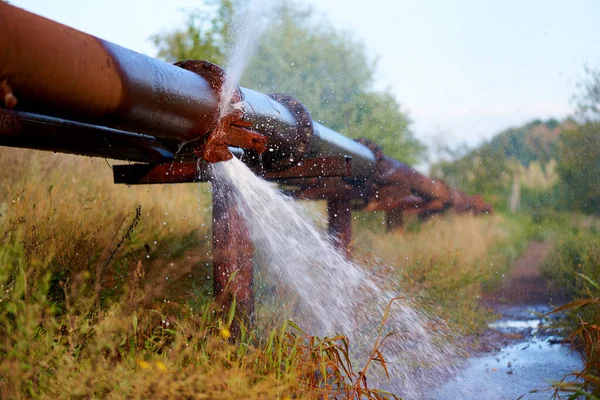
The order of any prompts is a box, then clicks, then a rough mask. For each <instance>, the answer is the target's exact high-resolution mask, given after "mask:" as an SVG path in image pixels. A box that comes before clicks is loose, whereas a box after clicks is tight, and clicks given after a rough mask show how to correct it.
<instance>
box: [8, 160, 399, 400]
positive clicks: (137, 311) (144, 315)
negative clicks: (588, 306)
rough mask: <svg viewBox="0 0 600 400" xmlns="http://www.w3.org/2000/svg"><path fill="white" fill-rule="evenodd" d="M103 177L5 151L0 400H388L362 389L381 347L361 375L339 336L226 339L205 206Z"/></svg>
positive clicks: (188, 192)
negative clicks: (214, 289)
mask: <svg viewBox="0 0 600 400" xmlns="http://www.w3.org/2000/svg"><path fill="white" fill-rule="evenodd" d="M99 163H101V164H100V166H102V167H103V168H99ZM104 163H105V162H104V161H98V160H91V159H88V158H84V157H74V156H66V155H60V154H50V153H39V152H34V151H19V150H13V149H4V150H2V149H0V166H1V167H2V170H3V171H10V174H5V175H4V177H3V180H2V185H3V187H2V189H3V190H2V191H0V214H1V216H0V338H1V339H0V357H1V358H2V363H0V398H105V397H111V398H121V397H126V398H165V399H167V398H188V397H197V396H199V395H202V396H206V397H207V398H231V399H234V398H248V399H253V398H256V399H258V398H315V399H316V398H340V399H341V398H348V397H350V398H352V397H355V398H359V397H361V396H362V397H361V398H371V399H382V398H393V397H394V396H393V395H391V394H387V393H385V392H381V391H376V390H371V389H370V388H369V387H367V385H366V383H367V381H366V380H367V376H368V372H369V369H370V366H372V364H374V363H378V364H380V365H385V360H384V359H382V358H381V357H380V354H379V353H378V352H377V351H376V350H378V349H379V348H380V346H381V343H382V342H383V341H384V340H385V338H380V340H379V341H378V342H376V343H375V344H374V347H373V357H371V359H370V360H369V362H368V364H367V365H365V366H364V367H362V368H359V369H354V368H355V366H354V365H352V363H351V361H350V360H349V358H348V356H347V354H348V346H349V343H348V341H347V339H346V338H344V337H342V336H338V337H334V338H317V337H312V336H308V335H306V334H305V333H303V332H302V331H300V330H299V328H298V327H296V326H294V325H291V324H284V325H282V326H280V327H279V328H278V329H277V330H273V331H271V330H270V329H269V328H267V329H266V333H263V332H259V331H249V330H248V329H246V328H244V327H243V325H242V327H241V332H240V334H239V336H238V337H237V338H236V339H235V340H234V339H232V338H231V332H230V331H229V326H230V325H231V323H232V319H233V315H234V314H233V312H230V313H228V314H223V313H221V312H219V311H218V307H216V305H214V304H213V303H212V302H211V301H210V297H209V295H210V294H209V293H207V292H206V288H207V287H208V288H209V287H210V286H211V282H210V280H207V279H206V277H207V275H210V274H211V272H210V265H209V264H207V263H206V257H207V256H208V254H209V253H208V246H207V241H206V235H207V234H208V232H209V231H208V229H209V228H208V225H209V224H208V223H206V222H207V221H209V220H210V219H209V218H210V214H208V216H207V215H203V214H202V213H201V212H199V211H201V210H202V209H203V208H204V207H205V206H206V203H207V200H208V199H209V196H208V193H205V192H200V196H199V202H200V204H199V203H198V201H194V200H193V199H194V197H196V195H198V188H197V187H195V186H194V185H180V186H164V187H163V186H154V187H152V188H151V189H148V188H147V187H146V188H141V187H125V186H116V185H114V184H112V182H111V173H110V168H109V166H108V165H104ZM140 204H141V209H139V211H137V212H136V211H135V210H136V207H137V206H138V205H140ZM199 208H200V210H199ZM232 311H233V309H232Z"/></svg>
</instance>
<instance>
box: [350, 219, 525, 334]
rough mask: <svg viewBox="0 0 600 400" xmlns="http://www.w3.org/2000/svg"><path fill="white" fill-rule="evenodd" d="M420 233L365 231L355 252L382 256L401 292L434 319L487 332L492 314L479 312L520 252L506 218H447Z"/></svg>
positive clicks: (359, 235) (425, 225) (428, 224)
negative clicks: (487, 292)
mask: <svg viewBox="0 0 600 400" xmlns="http://www.w3.org/2000/svg"><path fill="white" fill-rule="evenodd" d="M417 230H418V232H410V231H408V232H401V233H392V234H388V235H382V234H380V233H374V232H369V231H365V230H360V231H358V232H357V233H356V235H357V238H356V244H355V245H356V247H360V248H362V249H365V250H366V251H367V256H369V253H370V254H377V255H378V256H379V257H381V260H379V261H377V263H378V264H384V265H389V266H391V267H392V271H393V272H392V273H393V274H396V276H397V277H398V278H399V280H400V283H401V285H402V287H403V288H404V289H405V290H407V291H408V292H409V293H410V294H411V296H414V297H416V298H417V299H418V300H419V302H420V304H421V305H422V306H424V307H426V308H427V309H429V310H430V312H431V313H433V314H434V315H438V316H441V317H443V318H444V319H446V320H447V321H448V322H450V323H451V324H452V325H453V328H459V329H461V330H462V331H463V332H476V331H479V330H481V329H482V328H483V327H484V326H485V322H486V321H487V320H488V318H489V316H490V314H489V312H488V310H485V309H482V308H481V307H479V300H480V298H481V295H482V293H483V292H484V290H486V289H490V288H493V287H495V286H496V285H497V284H498V283H499V282H500V281H501V279H502V277H503V276H504V274H505V273H506V272H507V268H508V266H509V263H510V261H511V260H512V259H513V258H514V257H516V256H517V254H518V252H517V251H516V250H514V249H512V242H511V240H509V239H511V237H510V236H511V235H510V234H511V232H510V230H509V228H508V227H507V226H506V224H505V223H504V220H503V218H502V217H500V216H497V215H492V216H472V215H446V216H444V217H443V218H434V219H433V220H431V221H428V222H426V223H423V224H421V225H420V227H419V228H418V229H417Z"/></svg>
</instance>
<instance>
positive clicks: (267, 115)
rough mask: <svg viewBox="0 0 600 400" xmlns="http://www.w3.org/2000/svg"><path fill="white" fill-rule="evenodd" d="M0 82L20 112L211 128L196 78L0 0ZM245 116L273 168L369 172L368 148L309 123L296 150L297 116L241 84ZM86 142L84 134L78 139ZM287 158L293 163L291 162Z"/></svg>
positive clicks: (210, 99) (161, 134)
mask: <svg viewBox="0 0 600 400" xmlns="http://www.w3.org/2000/svg"><path fill="white" fill-rule="evenodd" d="M0 60H1V62H0V82H1V81H3V80H6V81H7V83H8V85H10V88H11V89H12V91H13V93H14V95H15V96H16V98H17V100H18V106H17V108H16V109H17V110H20V111H28V112H35V113H39V114H45V115H51V116H53V117H58V118H67V119H71V120H74V121H78V122H83V123H88V124H95V125H101V126H106V127H112V128H117V129H121V130H128V131H132V132H136V133H143V134H147V135H151V136H154V137H156V138H158V139H168V140H173V141H179V142H187V141H192V140H195V139H198V138H200V137H203V136H205V135H207V134H208V133H209V132H210V131H211V130H212V129H214V127H215V125H216V119H217V116H218V102H219V96H218V93H217V91H216V89H215V88H214V87H212V85H211V83H210V82H208V81H207V80H206V79H205V78H203V77H202V76H201V75H199V74H196V73H193V72H191V71H188V70H185V69H183V68H179V67H176V66H173V65H170V64H167V63H164V62H162V61H159V60H156V59H153V58H150V57H147V56H144V55H141V54H138V53H135V52H133V51H130V50H127V49H124V48H122V47H120V46H117V45H115V44H113V43H110V42H106V41H104V40H101V39H98V38H96V37H93V36H91V35H88V34H85V33H82V32H80V31H77V30H74V29H72V28H69V27H67V26H64V25H61V24H59V23H56V22H54V21H50V20H48V19H46V18H43V17H40V16H37V15H35V14H32V13H29V12H27V11H24V10H21V9H19V8H16V7H14V6H10V5H8V4H6V3H0ZM241 92H242V98H243V100H244V109H245V114H246V115H245V117H244V119H246V120H248V122H250V123H251V124H252V128H253V130H254V131H256V132H258V133H260V134H262V135H265V136H267V137H268V139H269V141H268V150H267V153H266V154H265V155H264V157H265V159H266V160H267V161H270V162H267V164H268V165H270V166H271V167H272V168H275V169H276V168H279V167H289V166H290V164H291V163H293V162H296V161H298V160H299V157H295V158H294V157H290V156H291V155H292V154H294V155H296V156H297V155H298V153H300V154H302V155H310V156H313V157H315V156H329V155H347V156H351V157H352V158H353V176H354V177H355V178H357V179H366V177H367V176H368V175H369V174H370V173H371V172H372V167H373V164H374V161H375V159H374V157H373V154H372V153H371V151H370V150H369V149H368V148H366V147H364V146H362V145H360V144H358V143H355V142H354V141H352V140H351V139H348V138H346V137H344V136H342V135H340V134H339V133H337V132H334V131H332V130H330V129H328V128H326V127H324V126H323V125H320V124H318V123H314V127H315V129H314V137H313V138H312V140H311V142H310V144H309V145H308V148H307V149H302V151H301V152H298V148H299V146H300V144H301V143H300V141H301V138H299V137H298V134H297V132H298V129H297V125H298V121H297V120H296V118H295V117H294V115H293V114H292V113H291V112H290V111H289V110H288V109H287V108H286V107H285V106H284V105H282V104H281V103H280V102H278V101H276V100H274V99H273V98H270V97H269V96H266V95H264V94H262V93H259V92H256V91H253V90H250V89H241ZM82 140H85V138H82ZM290 160H291V161H290Z"/></svg>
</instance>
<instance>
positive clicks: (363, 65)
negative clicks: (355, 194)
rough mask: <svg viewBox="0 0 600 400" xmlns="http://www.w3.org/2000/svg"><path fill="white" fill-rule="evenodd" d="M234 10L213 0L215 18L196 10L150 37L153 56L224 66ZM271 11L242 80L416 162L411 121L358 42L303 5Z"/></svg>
mask: <svg viewBox="0 0 600 400" xmlns="http://www.w3.org/2000/svg"><path fill="white" fill-rule="evenodd" d="M235 9H237V6H236V7H234V4H233V2H232V0H218V3H216V4H213V9H212V11H211V12H212V14H211V15H214V17H211V18H209V17H208V16H207V15H208V14H207V12H206V11H205V12H199V11H196V12H194V13H192V14H191V15H190V19H189V21H188V27H187V28H186V29H182V30H177V31H175V32H171V33H167V34H162V35H156V36H154V37H153V40H154V43H155V44H156V45H157V47H158V50H159V52H158V56H159V57H161V58H164V59H166V60H168V61H176V60H178V59H184V58H194V59H207V60H209V61H212V62H215V63H217V64H221V65H222V64H224V61H225V57H224V55H225V54H227V45H228V43H229V40H230V39H229V37H230V36H229V34H228V32H229V30H230V29H231V24H230V22H229V21H231V18H232V16H233V13H234V10H235ZM270 12H271V13H272V15H271V16H270V18H269V21H270V25H269V27H268V28H267V30H266V32H265V33H264V34H263V36H262V38H261V40H260V43H259V45H258V50H257V52H256V55H255V57H253V59H252V60H250V62H249V65H248V68H247V69H246V73H245V75H244V76H243V77H242V80H241V84H242V85H243V86H246V87H249V88H253V89H256V90H259V91H261V92H265V93H272V92H278V93H287V94H290V95H292V96H294V97H295V98H297V99H298V100H299V101H301V102H302V103H303V104H304V105H305V106H306V107H307V108H308V109H309V111H310V112H311V115H312V117H313V119H314V120H316V121H319V122H321V123H323V124H324V125H326V126H328V127H330V128H332V129H334V130H336V131H339V132H341V133H344V134H346V135H348V136H350V137H353V138H358V137H368V138H370V139H372V140H374V141H376V142H377V143H378V144H379V145H380V146H381V147H382V148H383V150H384V152H385V153H386V154H388V155H389V156H391V157H394V158H398V159H400V160H401V161H404V162H406V163H414V162H416V161H417V160H418V159H419V157H420V156H421V155H422V153H423V150H424V149H423V145H422V144H420V143H419V142H417V141H416V140H415V139H414V137H413V135H412V133H411V131H410V129H409V126H410V120H409V118H408V116H407V115H406V114H405V113H404V112H403V111H402V110H401V109H400V106H399V104H398V102H397V101H396V99H395V98H394V97H393V96H392V95H391V94H390V93H389V92H381V91H375V90H373V76H374V71H375V63H374V62H371V61H369V59H368V57H367V56H366V53H365V49H364V47H363V45H362V44H361V43H360V42H359V41H357V40H354V39H352V38H351V37H350V35H348V34H347V33H344V32H339V31H337V30H335V29H334V28H333V27H332V26H331V25H330V24H329V23H327V22H326V21H323V20H317V18H316V17H315V15H314V13H313V11H312V9H310V8H308V7H300V6H298V5H297V4H296V3H293V2H291V1H283V2H281V3H279V4H278V5H277V7H274V8H273V9H272V10H271V11H270ZM204 21H210V22H209V23H206V22H204Z"/></svg>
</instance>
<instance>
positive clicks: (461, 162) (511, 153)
mask: <svg viewBox="0 0 600 400" xmlns="http://www.w3.org/2000/svg"><path fill="white" fill-rule="evenodd" d="M573 126H575V123H574V122H573V121H571V120H566V121H564V122H562V123H559V122H558V121H556V120H553V119H550V120H548V121H545V122H544V121H540V120H534V121H531V122H529V123H527V124H525V125H523V126H521V127H518V128H511V129H507V130H505V131H503V132H500V133H499V134H498V135H496V136H495V137H494V138H492V139H491V140H490V141H489V142H486V143H484V144H482V145H481V146H479V147H478V148H476V149H473V150H471V151H470V152H467V153H466V154H464V155H461V156H460V157H458V158H457V159H454V160H450V161H441V162H439V163H437V164H436V165H433V166H432V174H433V175H435V176H438V177H440V178H443V179H445V180H447V181H448V183H450V185H451V186H455V187H458V188H461V189H462V190H464V191H466V192H468V193H482V194H484V195H485V196H486V198H487V200H488V201H491V202H492V203H493V204H494V207H495V209H500V210H503V209H505V208H506V205H507V203H508V198H509V197H510V195H511V192H512V189H513V183H514V181H515V180H517V181H518V182H519V185H520V186H523V187H524V188H526V189H528V193H527V195H528V196H530V198H535V197H537V198H538V199H534V200H533V201H529V200H530V199H525V200H526V203H527V202H529V203H530V204H532V205H533V207H535V206H536V204H540V203H543V202H544V197H545V198H546V199H552V200H556V201H557V203H555V204H552V206H553V207H558V199H557V198H556V197H555V193H554V192H553V189H552V186H554V184H555V183H556V172H555V166H556V161H555V159H556V157H557V152H558V143H559V137H560V134H561V132H563V131H564V130H566V129H570V128H572V127H573ZM532 178H535V179H532ZM533 192H536V193H533ZM538 200H541V201H538Z"/></svg>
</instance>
